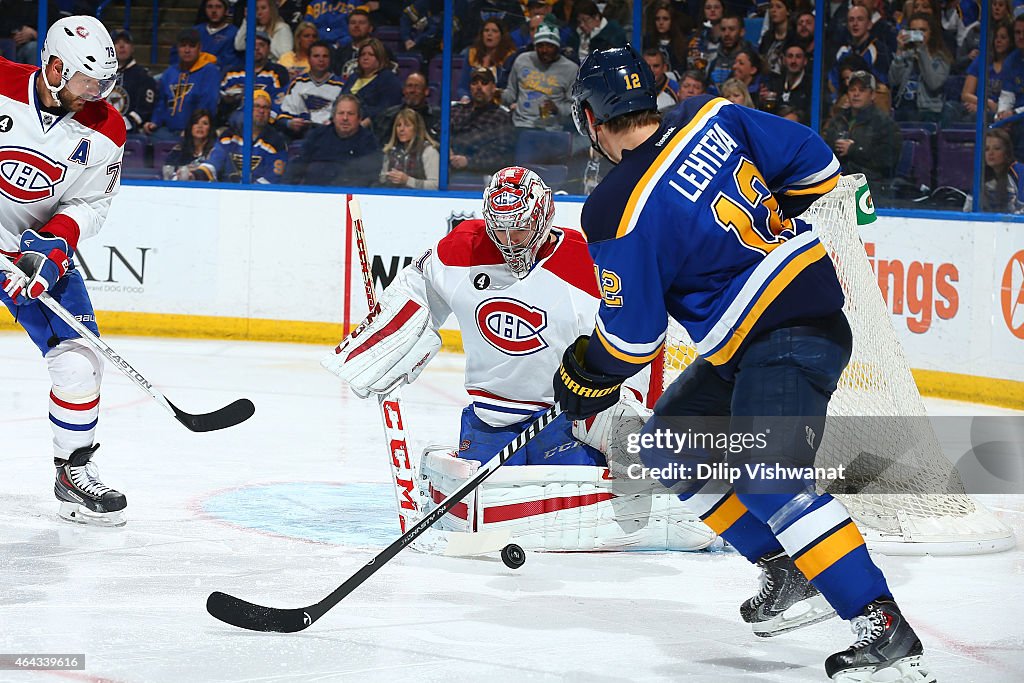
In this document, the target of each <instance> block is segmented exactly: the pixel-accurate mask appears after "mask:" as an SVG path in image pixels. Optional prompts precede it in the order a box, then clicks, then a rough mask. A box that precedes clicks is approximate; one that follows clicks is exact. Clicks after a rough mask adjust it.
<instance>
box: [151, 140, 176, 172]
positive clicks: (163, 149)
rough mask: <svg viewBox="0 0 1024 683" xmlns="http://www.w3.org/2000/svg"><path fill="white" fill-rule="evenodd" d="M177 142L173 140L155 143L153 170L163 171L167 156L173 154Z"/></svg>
mask: <svg viewBox="0 0 1024 683" xmlns="http://www.w3.org/2000/svg"><path fill="white" fill-rule="evenodd" d="M177 144H178V143H177V142H174V141H173V140H161V141H160V142H154V143H153V168H155V169H156V170H158V171H159V170H161V169H163V167H164V161H165V160H166V159H167V155H168V154H170V153H171V150H172V149H174V146H175V145H177Z"/></svg>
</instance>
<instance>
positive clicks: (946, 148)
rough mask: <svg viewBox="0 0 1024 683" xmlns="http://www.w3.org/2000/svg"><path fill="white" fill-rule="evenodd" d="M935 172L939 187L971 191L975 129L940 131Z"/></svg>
mask: <svg viewBox="0 0 1024 683" xmlns="http://www.w3.org/2000/svg"><path fill="white" fill-rule="evenodd" d="M935 173H936V178H935V181H936V184H937V185H938V187H946V186H948V187H955V188H957V189H958V190H963V191H964V192H970V191H971V185H972V182H973V178H974V131H972V130H942V131H939V136H938V144H937V146H936V172H935Z"/></svg>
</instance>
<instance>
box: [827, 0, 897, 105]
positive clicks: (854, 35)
mask: <svg viewBox="0 0 1024 683" xmlns="http://www.w3.org/2000/svg"><path fill="white" fill-rule="evenodd" d="M846 27H847V30H848V31H849V33H850V40H849V42H848V43H847V44H846V45H843V46H842V47H841V48H839V50H838V51H837V52H836V62H839V61H841V60H842V59H843V57H845V56H846V55H848V54H855V55H858V56H859V57H861V58H862V59H863V60H864V61H865V62H866V63H867V65H868V67H869V69H870V70H871V73H872V75H873V76H874V77H875V79H876V80H877V81H879V82H881V83H888V82H889V53H888V51H887V50H886V49H885V45H884V44H883V43H881V42H880V41H877V40H875V39H874V37H872V35H871V17H870V15H869V14H868V10H867V8H865V7H862V6H860V5H854V6H853V7H851V8H850V10H849V12H848V13H847V16H846ZM829 83H830V85H831V86H832V88H833V90H834V91H838V89H839V71H838V70H837V69H836V68H834V67H833V69H832V71H831V73H830V74H829Z"/></svg>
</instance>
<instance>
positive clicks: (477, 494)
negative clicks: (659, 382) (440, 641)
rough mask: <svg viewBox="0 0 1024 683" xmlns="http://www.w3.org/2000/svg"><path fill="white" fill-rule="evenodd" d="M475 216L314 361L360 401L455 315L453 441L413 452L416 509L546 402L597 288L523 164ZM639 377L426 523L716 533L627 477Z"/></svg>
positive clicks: (677, 544)
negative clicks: (460, 351) (458, 349)
mask: <svg viewBox="0 0 1024 683" xmlns="http://www.w3.org/2000/svg"><path fill="white" fill-rule="evenodd" d="M483 216H484V218H483V220H479V219H474V220H468V221H465V222H463V223H462V224H460V225H459V226H458V227H457V228H455V229H454V230H453V231H452V232H451V233H449V234H448V235H447V236H446V237H444V238H443V239H441V240H440V241H439V242H438V243H437V244H436V245H435V246H434V247H433V248H432V249H429V250H427V252H426V253H424V254H423V255H422V256H421V257H420V258H418V259H417V260H415V261H414V262H413V263H411V264H409V266H407V267H406V268H405V269H404V270H402V271H401V272H400V273H399V274H398V276H397V277H396V278H395V280H394V282H393V283H392V284H391V286H389V287H388V288H387V290H386V291H385V292H384V293H383V295H382V296H381V299H380V302H379V305H378V307H377V309H376V310H374V311H372V312H371V314H370V315H369V316H368V317H367V319H366V320H364V321H363V323H362V324H361V325H359V326H358V327H357V328H356V330H355V332H353V333H352V334H351V335H350V336H349V337H348V338H346V339H345V340H344V341H343V342H342V343H341V344H340V345H339V346H338V347H337V348H336V349H335V350H334V352H333V353H332V354H330V355H329V356H328V357H327V358H325V359H324V360H323V365H324V367H326V368H327V369H328V370H330V371H331V372H333V373H334V374H336V375H337V376H338V377H340V378H342V379H343V380H345V381H346V382H348V384H349V385H350V387H351V388H352V390H353V391H354V392H355V393H356V394H357V395H359V396H361V397H367V396H369V395H371V394H378V395H379V394H387V393H388V392H391V391H393V390H394V389H395V388H397V387H399V386H401V385H402V384H405V383H411V382H413V381H415V380H416V378H417V377H418V376H419V375H420V373H421V372H422V371H423V368H424V367H425V366H426V365H427V363H429V362H430V360H431V359H432V358H433V357H434V355H436V354H437V352H438V350H439V349H440V348H441V338H440V336H439V334H438V330H439V329H440V328H441V326H442V324H443V323H444V322H445V320H446V319H447V318H448V316H449V315H452V314H454V315H455V317H456V319H457V320H458V324H459V327H460V329H461V330H462V342H463V346H464V348H465V353H466V375H465V387H466V391H467V392H468V393H469V396H470V398H471V400H472V403H470V404H469V405H468V406H466V408H465V409H464V410H463V411H462V420H461V422H462V424H461V428H460V435H459V445H458V447H457V448H444V449H428V450H427V451H426V452H424V454H423V457H422V458H421V459H420V476H419V477H418V487H419V491H418V494H419V497H420V501H421V502H422V505H421V506H420V508H421V510H422V511H423V512H424V513H426V512H428V511H429V510H430V508H431V507H432V506H433V505H435V504H436V503H437V502H439V501H441V500H443V499H444V497H445V496H447V495H448V494H449V493H451V492H452V491H454V490H455V489H456V488H458V486H459V485H460V484H462V483H463V482H464V481H465V480H467V479H468V478H470V477H472V476H473V474H474V473H475V472H476V471H477V469H478V468H479V467H480V465H481V463H485V462H487V461H488V460H490V459H491V457H493V456H494V454H495V453H497V452H498V451H499V450H501V449H502V448H504V447H505V446H506V445H507V444H509V443H510V442H511V441H512V440H513V439H514V438H515V437H516V436H518V435H519V434H520V433H521V432H522V431H523V430H524V429H526V427H527V426H529V424H530V423H531V422H532V421H533V420H534V419H535V418H536V417H538V416H539V415H540V414H541V413H543V412H544V411H545V410H547V409H548V408H549V407H550V406H551V405H552V403H553V389H552V386H551V374H552V373H553V372H554V370H555V369H556V368H557V367H558V364H559V360H560V358H559V356H560V354H561V350H562V349H564V348H565V347H566V346H568V345H569V344H570V343H571V342H572V341H573V340H575V339H576V338H577V337H578V336H580V335H581V334H586V333H588V332H589V331H590V330H591V329H593V326H594V319H595V316H596V314H597V308H598V303H599V301H600V293H599V292H598V285H597V281H596V277H595V275H594V265H593V262H592V261H591V259H590V255H589V253H588V252H587V245H586V241H585V239H584V237H583V235H582V234H581V233H579V232H577V231H575V230H571V229H567V228H560V227H552V220H553V218H554V204H553V202H552V198H551V190H550V189H549V188H548V187H547V186H546V185H545V184H544V182H543V181H542V180H541V179H540V177H539V176H538V175H537V174H536V173H534V172H533V171H530V170H528V169H525V168H522V167H517V166H512V167H509V168H505V169H502V170H501V171H499V172H498V173H497V174H495V175H494V177H493V179H492V180H491V182H490V184H489V185H488V187H487V189H486V190H485V192H484V207H483ZM647 383H648V379H647V378H646V377H638V378H636V379H635V381H634V382H633V384H632V386H631V387H630V389H631V390H630V391H624V392H623V396H624V398H623V399H622V400H621V401H620V402H619V403H618V404H617V405H615V406H613V407H612V408H610V409H609V410H608V411H606V413H604V414H602V415H599V416H598V417H597V418H595V419H593V420H590V421H587V422H586V423H582V422H581V423H579V424H576V425H575V426H574V425H573V423H572V422H570V421H568V420H567V419H566V418H565V417H564V416H560V417H558V418H557V419H556V420H555V421H554V422H552V423H551V424H550V425H549V426H548V427H547V428H545V429H544V430H543V431H542V432H541V433H540V434H538V435H537V436H536V437H535V438H533V439H532V440H530V441H529V442H528V443H527V444H526V445H525V446H524V447H523V448H522V449H521V450H520V451H519V452H518V453H517V454H515V455H514V456H513V457H512V458H511V459H510V460H509V461H508V462H507V463H506V464H505V466H504V467H502V468H501V469H499V470H498V471H497V472H495V473H494V474H493V475H492V476H491V477H490V478H488V479H487V480H486V481H485V482H484V483H483V484H482V485H481V486H480V487H479V488H478V489H477V490H476V491H474V492H473V493H472V494H471V495H470V496H469V497H467V498H466V499H465V501H464V502H463V504H460V505H457V506H455V508H453V510H452V511H451V512H450V513H449V514H448V515H446V516H445V517H444V518H442V519H441V520H440V521H439V522H438V523H437V524H436V525H435V527H437V528H440V529H442V530H445V531H452V532H469V533H473V532H486V531H497V530H502V531H506V532H509V533H510V536H511V538H512V539H513V540H514V541H515V542H516V543H518V544H519V545H521V546H523V547H524V548H527V549H534V550H626V549H636V550H701V549H704V548H707V547H708V546H710V545H711V544H712V543H713V542H714V541H715V538H716V536H715V534H714V532H712V531H711V530H710V529H709V528H708V527H706V526H704V524H703V523H701V522H700V521H699V520H698V519H697V518H696V517H694V516H692V515H691V514H690V513H689V512H687V511H686V510H685V509H684V508H683V506H682V504H681V503H680V502H679V500H678V499H677V498H675V497H674V496H670V495H668V494H652V493H651V492H650V491H649V490H648V489H647V488H646V487H643V486H633V487H630V486H629V485H628V483H629V482H626V481H625V480H624V478H623V473H624V471H625V468H624V463H622V462H621V461H620V460H618V459H619V458H620V456H621V454H622V453H623V451H624V448H623V447H622V445H623V444H622V435H624V434H626V433H628V432H629V431H639V429H640V427H641V426H642V423H643V420H644V419H646V417H647V415H648V411H647V409H646V408H645V407H644V404H643V401H644V398H645V395H646V390H647Z"/></svg>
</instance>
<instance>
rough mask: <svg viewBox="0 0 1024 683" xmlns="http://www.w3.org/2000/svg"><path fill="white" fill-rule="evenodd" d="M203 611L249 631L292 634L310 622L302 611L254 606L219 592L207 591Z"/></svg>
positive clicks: (308, 616)
mask: <svg viewBox="0 0 1024 683" xmlns="http://www.w3.org/2000/svg"><path fill="white" fill-rule="evenodd" d="M206 611H207V612H209V613H210V614H211V615H212V616H213V617H214V618H216V619H220V620H221V621H223V622H224V623H225V624H231V625H232V626H237V627H238V628H244V629H248V630H250V631H274V632H277V633H295V632H296V631H301V630H303V629H304V628H306V627H307V626H309V625H310V624H312V623H313V621H314V619H313V617H311V616H310V615H309V614H308V613H307V612H306V611H305V610H301V609H277V608H275V607H264V606H262V605H254V604H252V603H251V602H246V601H245V600H242V599H241V598H236V597H235V596H233V595H228V594H227V593H221V592H220V591H214V592H213V593H210V597H209V598H207V599H206Z"/></svg>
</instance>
